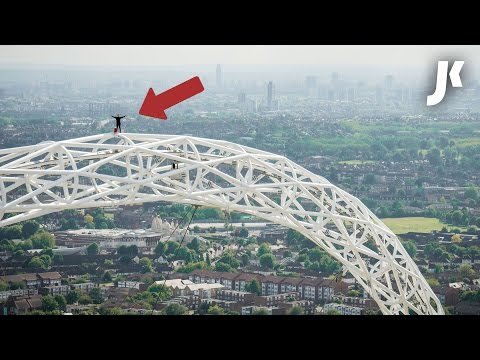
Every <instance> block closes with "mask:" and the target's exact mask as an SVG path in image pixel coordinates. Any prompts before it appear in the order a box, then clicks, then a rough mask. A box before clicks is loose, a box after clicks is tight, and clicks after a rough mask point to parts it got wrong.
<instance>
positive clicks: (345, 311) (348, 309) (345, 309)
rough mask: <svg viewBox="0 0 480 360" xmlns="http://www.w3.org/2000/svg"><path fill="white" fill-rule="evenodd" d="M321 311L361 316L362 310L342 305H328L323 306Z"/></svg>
mask: <svg viewBox="0 0 480 360" xmlns="http://www.w3.org/2000/svg"><path fill="white" fill-rule="evenodd" d="M323 310H324V311H325V312H327V311H328V310H337V311H338V312H339V313H340V314H342V315H362V309H361V308H359V307H355V306H348V305H344V304H337V303H330V304H325V305H324V307H323Z"/></svg>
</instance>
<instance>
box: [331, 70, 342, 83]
mask: <svg viewBox="0 0 480 360" xmlns="http://www.w3.org/2000/svg"><path fill="white" fill-rule="evenodd" d="M338 80H340V76H339V75H338V73H337V72H333V73H332V78H331V81H332V85H333V86H337V85H338Z"/></svg>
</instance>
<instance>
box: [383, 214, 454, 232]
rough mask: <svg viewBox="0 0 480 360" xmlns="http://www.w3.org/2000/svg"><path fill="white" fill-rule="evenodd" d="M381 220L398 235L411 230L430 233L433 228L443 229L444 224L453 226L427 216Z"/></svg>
mask: <svg viewBox="0 0 480 360" xmlns="http://www.w3.org/2000/svg"><path fill="white" fill-rule="evenodd" d="M381 220H382V221H383V222H384V223H385V225H387V226H388V227H389V228H390V230H392V231H393V232H394V233H395V234H397V235H398V234H405V233H407V232H410V231H413V232H424V233H428V232H430V231H432V230H441V229H442V227H444V226H447V227H448V228H449V227H451V226H448V225H446V224H443V223H442V222H440V220H438V219H434V218H426V217H403V218H385V219H381Z"/></svg>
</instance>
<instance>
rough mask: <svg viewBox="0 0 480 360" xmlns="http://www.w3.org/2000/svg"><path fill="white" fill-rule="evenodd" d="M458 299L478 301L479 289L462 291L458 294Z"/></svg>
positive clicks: (479, 296)
mask: <svg viewBox="0 0 480 360" xmlns="http://www.w3.org/2000/svg"><path fill="white" fill-rule="evenodd" d="M459 297H460V300H462V301H470V302H480V290H477V291H462V292H461V293H460V295H459Z"/></svg>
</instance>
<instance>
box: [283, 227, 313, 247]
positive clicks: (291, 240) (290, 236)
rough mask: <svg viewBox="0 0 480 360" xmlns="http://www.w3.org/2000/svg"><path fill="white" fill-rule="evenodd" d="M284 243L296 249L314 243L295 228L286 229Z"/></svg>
mask: <svg viewBox="0 0 480 360" xmlns="http://www.w3.org/2000/svg"><path fill="white" fill-rule="evenodd" d="M285 243H286V244H287V245H288V246H289V247H291V248H292V247H293V248H296V249H303V248H312V247H314V246H315V244H314V243H313V242H312V241H310V240H308V239H307V238H306V237H305V236H303V235H302V234H301V233H299V232H298V231H296V230H292V229H288V231H287V234H286V235H285Z"/></svg>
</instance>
